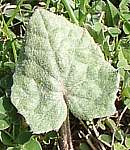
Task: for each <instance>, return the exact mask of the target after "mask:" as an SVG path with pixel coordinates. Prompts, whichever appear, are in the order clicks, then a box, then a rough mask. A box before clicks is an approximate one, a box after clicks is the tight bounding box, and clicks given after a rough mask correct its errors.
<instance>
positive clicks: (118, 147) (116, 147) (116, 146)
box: [114, 143, 128, 150]
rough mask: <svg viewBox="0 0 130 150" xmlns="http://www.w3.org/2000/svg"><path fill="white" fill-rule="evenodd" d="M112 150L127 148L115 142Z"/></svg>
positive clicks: (124, 149) (125, 149)
mask: <svg viewBox="0 0 130 150" xmlns="http://www.w3.org/2000/svg"><path fill="white" fill-rule="evenodd" d="M114 150H128V149H127V148H126V147H125V146H124V145H122V144H120V143H115V144H114Z"/></svg>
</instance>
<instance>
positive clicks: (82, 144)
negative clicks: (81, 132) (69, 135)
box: [79, 143, 90, 150]
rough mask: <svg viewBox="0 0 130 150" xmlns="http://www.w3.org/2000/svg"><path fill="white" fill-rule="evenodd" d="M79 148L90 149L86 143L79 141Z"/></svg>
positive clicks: (80, 149) (82, 149) (81, 149)
mask: <svg viewBox="0 0 130 150" xmlns="http://www.w3.org/2000/svg"><path fill="white" fill-rule="evenodd" d="M79 150H90V147H89V146H88V145H87V144H86V143H80V146H79Z"/></svg>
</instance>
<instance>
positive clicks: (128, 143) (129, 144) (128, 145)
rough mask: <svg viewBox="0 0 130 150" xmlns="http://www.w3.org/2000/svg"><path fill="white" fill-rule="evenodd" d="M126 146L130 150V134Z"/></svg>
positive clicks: (127, 136) (126, 139)
mask: <svg viewBox="0 0 130 150" xmlns="http://www.w3.org/2000/svg"><path fill="white" fill-rule="evenodd" d="M125 145H126V147H128V148H129V149H130V134H127V135H126V138H125Z"/></svg>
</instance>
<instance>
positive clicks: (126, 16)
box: [119, 0, 130, 21]
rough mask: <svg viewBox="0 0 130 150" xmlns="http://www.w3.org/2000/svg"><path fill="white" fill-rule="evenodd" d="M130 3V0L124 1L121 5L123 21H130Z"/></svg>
mask: <svg viewBox="0 0 130 150" xmlns="http://www.w3.org/2000/svg"><path fill="white" fill-rule="evenodd" d="M129 3H130V0H122V1H121V3H120V5H119V8H120V12H121V15H122V17H123V19H125V20H127V21H129V18H130V11H129Z"/></svg>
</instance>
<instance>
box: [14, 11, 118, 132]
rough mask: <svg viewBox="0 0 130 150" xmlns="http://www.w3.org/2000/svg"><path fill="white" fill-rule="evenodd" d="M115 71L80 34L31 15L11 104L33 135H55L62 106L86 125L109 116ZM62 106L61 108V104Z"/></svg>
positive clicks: (52, 18)
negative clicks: (94, 119)
mask: <svg viewBox="0 0 130 150" xmlns="http://www.w3.org/2000/svg"><path fill="white" fill-rule="evenodd" d="M118 82H119V81H118V75H117V71H116V70H115V69H114V68H113V67H112V66H111V65H110V64H109V63H108V62H106V61H105V60H104V56H103V53H102V51H101V49H100V48H99V46H98V45H97V44H95V42H94V40H93V38H92V37H91V36H90V34H89V33H88V31H87V30H86V29H84V28H81V27H79V26H76V25H74V24H72V23H70V22H69V21H67V20H66V19H65V18H64V17H62V16H57V15H55V14H53V13H50V12H48V11H46V10H43V9H37V10H36V12H35V13H34V14H33V16H32V17H31V19H30V22H29V25H28V30H27V35H26V42H25V47H24V49H23V51H21V54H20V56H19V61H18V65H17V67H16V72H15V75H14V85H13V87H12V96H11V98H12V102H13V104H14V105H15V106H16V107H17V109H18V111H19V112H20V113H21V114H22V115H24V116H25V118H26V120H27V122H28V123H29V125H30V126H31V128H32V130H33V131H34V132H35V133H40V132H48V131H50V130H58V129H59V128H60V126H61V125H62V123H63V121H64V120H65V119H66V116H67V106H68V108H69V109H70V110H71V112H72V113H73V114H74V115H75V116H76V117H78V118H80V119H84V120H88V119H93V118H97V117H104V116H110V115H111V114H113V113H114V112H115V106H114V101H115V98H116V92H117V87H118ZM65 101H66V102H67V106H66V102H65Z"/></svg>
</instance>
